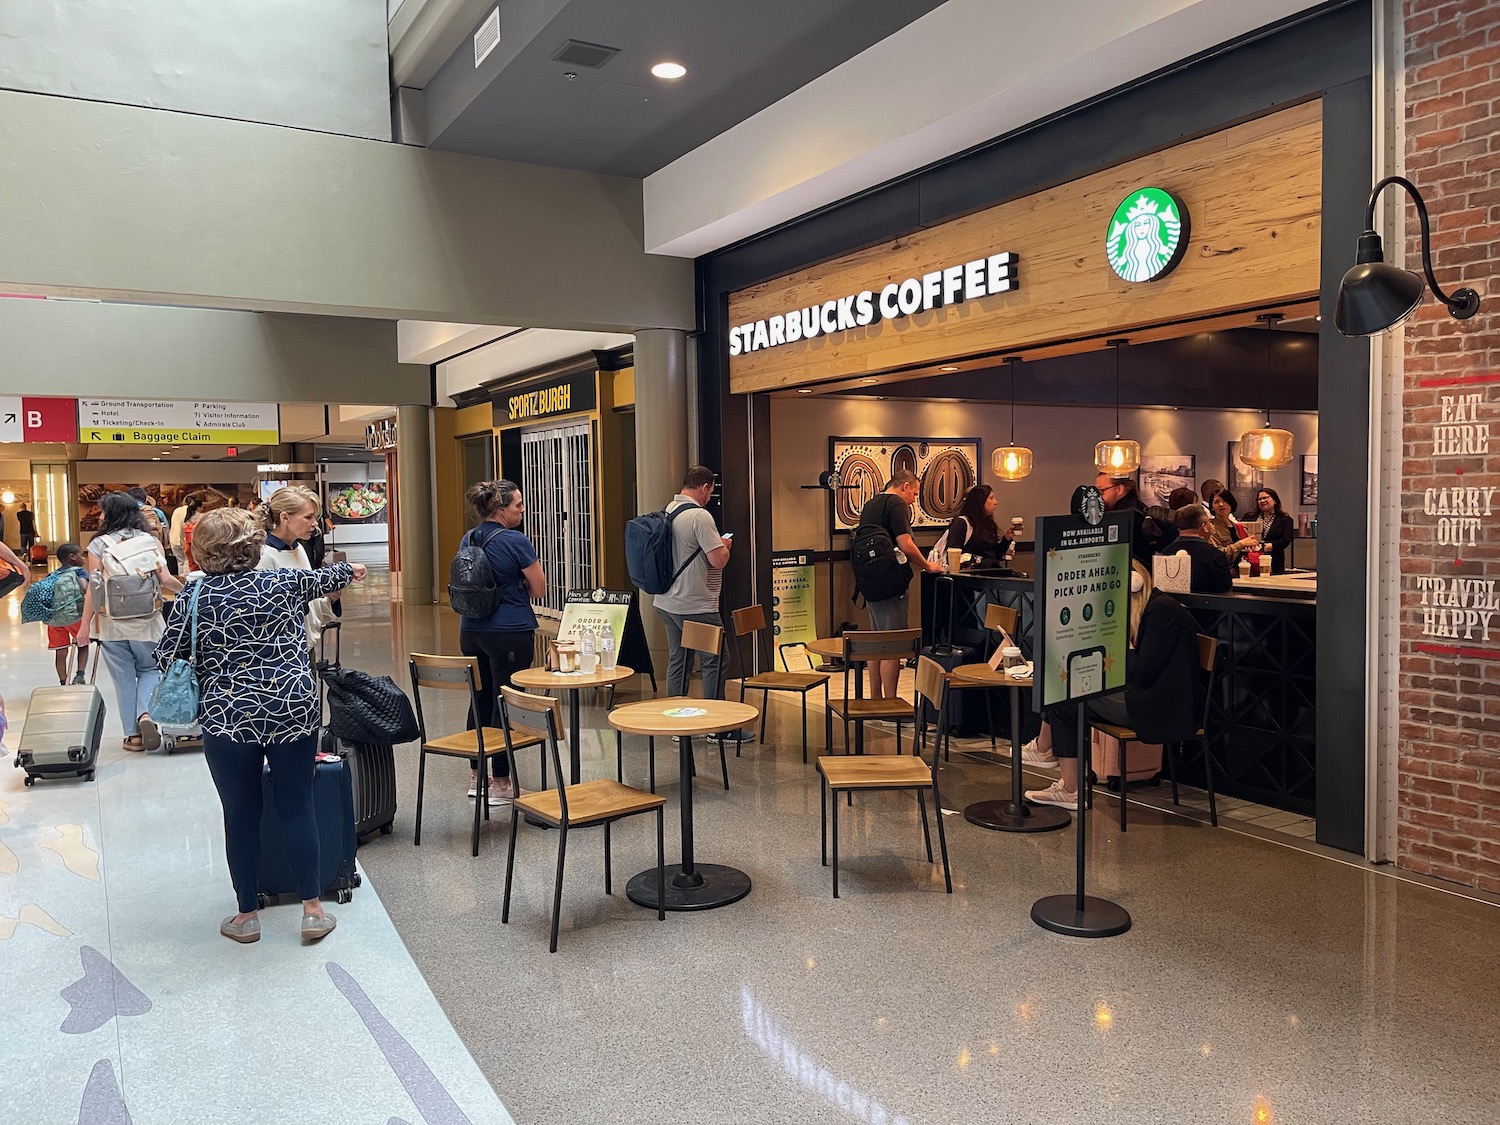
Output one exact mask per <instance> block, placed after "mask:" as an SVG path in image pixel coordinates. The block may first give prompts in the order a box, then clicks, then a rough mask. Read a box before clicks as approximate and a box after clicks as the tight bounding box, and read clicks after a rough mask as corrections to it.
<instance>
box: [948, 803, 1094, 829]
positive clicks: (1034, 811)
mask: <svg viewBox="0 0 1500 1125" xmlns="http://www.w3.org/2000/svg"><path fill="white" fill-rule="evenodd" d="M964 819H965V820H967V821H968V822H969V823H970V824H974V825H977V826H979V827H980V828H992V829H994V830H995V831H996V832H1051V831H1054V830H1055V829H1058V828H1066V827H1067V826H1068V825H1069V824H1071V823H1072V822H1073V818H1072V817H1071V816H1069V815H1068V810H1067V809H1064V808H1059V807H1058V806H1057V805H1028V804H1027V803H1026V802H1025V801H1022V802H1021V803H1020V804H1019V805H1016V804H1014V803H1012V802H1010V801H977V802H975V803H974V804H972V805H970V806H969V807H968V808H966V809H964Z"/></svg>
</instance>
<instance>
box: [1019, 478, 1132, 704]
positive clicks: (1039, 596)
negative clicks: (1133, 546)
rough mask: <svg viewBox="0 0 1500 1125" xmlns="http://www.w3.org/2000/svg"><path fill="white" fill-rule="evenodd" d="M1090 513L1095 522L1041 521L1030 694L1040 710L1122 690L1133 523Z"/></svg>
mask: <svg viewBox="0 0 1500 1125" xmlns="http://www.w3.org/2000/svg"><path fill="white" fill-rule="evenodd" d="M1081 491H1082V490H1081ZM1088 491H1094V490H1092V489H1089V490H1088ZM1095 495H1096V496H1097V492H1095ZM1089 514H1090V515H1091V516H1092V517H1093V520H1092V521H1091V520H1089V519H1084V518H1081V517H1078V516H1043V517H1042V518H1040V519H1038V520H1037V528H1036V541H1037V566H1036V617H1035V625H1034V633H1033V655H1034V658H1035V667H1036V669H1037V673H1036V678H1035V682H1034V686H1033V689H1032V690H1033V698H1034V701H1035V706H1036V707H1037V709H1038V710H1040V709H1041V708H1043V707H1051V706H1053V705H1054V704H1058V703H1066V702H1069V701H1077V700H1081V699H1087V698H1089V697H1090V696H1094V695H1102V694H1103V693H1105V692H1111V691H1118V690H1119V689H1120V688H1122V687H1124V686H1125V660H1126V653H1127V650H1128V647H1129V645H1128V641H1129V635H1130V627H1129V619H1130V533H1131V527H1132V518H1133V517H1132V514H1131V513H1113V514H1111V513H1104V512H1101V511H1099V510H1097V508H1096V509H1095V510H1093V511H1091V512H1090V513H1089Z"/></svg>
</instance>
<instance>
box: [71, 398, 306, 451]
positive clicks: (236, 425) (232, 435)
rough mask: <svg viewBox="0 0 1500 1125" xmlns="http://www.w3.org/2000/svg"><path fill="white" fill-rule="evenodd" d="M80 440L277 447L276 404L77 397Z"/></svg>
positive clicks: (103, 442) (101, 442) (279, 434)
mask: <svg viewBox="0 0 1500 1125" xmlns="http://www.w3.org/2000/svg"><path fill="white" fill-rule="evenodd" d="M78 440H79V441H80V442H82V443H83V444H85V445H110V444H127V445H276V444H277V443H278V442H280V441H281V416H280V412H279V411H278V409H277V406H276V404H275V403H274V402H174V401H170V400H162V399H134V398H81V399H79V400H78Z"/></svg>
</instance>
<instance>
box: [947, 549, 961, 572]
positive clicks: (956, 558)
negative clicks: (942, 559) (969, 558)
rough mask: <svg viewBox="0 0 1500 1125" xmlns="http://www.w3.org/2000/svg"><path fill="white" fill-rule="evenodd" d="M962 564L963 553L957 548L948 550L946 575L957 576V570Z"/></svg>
mask: <svg viewBox="0 0 1500 1125" xmlns="http://www.w3.org/2000/svg"><path fill="white" fill-rule="evenodd" d="M963 564H964V553H963V551H962V550H960V549H959V548H957V547H949V548H948V573H949V574H957V573H958V568H959V567H961V566H963Z"/></svg>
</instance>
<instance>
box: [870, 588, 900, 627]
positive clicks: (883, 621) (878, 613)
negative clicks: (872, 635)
mask: <svg viewBox="0 0 1500 1125" xmlns="http://www.w3.org/2000/svg"><path fill="white" fill-rule="evenodd" d="M906 598H907V595H906V594H902V595H901V596H900V597H899V598H886V599H885V600H884V601H880V602H866V603H865V608H866V609H868V610H869V611H870V628H871V629H874V630H877V631H879V632H885V631H887V630H890V629H905V628H906V620H907V615H906Z"/></svg>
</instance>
